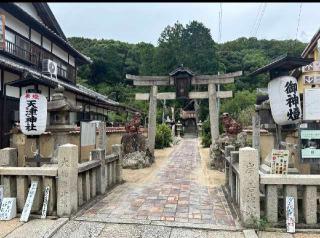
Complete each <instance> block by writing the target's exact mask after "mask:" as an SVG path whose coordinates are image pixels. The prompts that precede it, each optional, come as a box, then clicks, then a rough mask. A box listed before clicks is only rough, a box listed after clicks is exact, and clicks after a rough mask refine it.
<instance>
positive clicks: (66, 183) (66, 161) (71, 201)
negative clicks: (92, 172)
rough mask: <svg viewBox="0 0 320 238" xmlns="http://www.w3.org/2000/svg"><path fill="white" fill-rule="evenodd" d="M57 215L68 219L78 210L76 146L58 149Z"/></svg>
mask: <svg viewBox="0 0 320 238" xmlns="http://www.w3.org/2000/svg"><path fill="white" fill-rule="evenodd" d="M57 184H58V195H57V215H58V216H59V217H70V216H71V214H72V213H75V212H76V211H77V209H78V146H76V145H72V144H65V145H61V146H59V147H58V182H57Z"/></svg>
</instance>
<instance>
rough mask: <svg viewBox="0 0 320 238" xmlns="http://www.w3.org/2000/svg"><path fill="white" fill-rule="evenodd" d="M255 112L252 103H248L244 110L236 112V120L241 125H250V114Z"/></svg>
mask: <svg viewBox="0 0 320 238" xmlns="http://www.w3.org/2000/svg"><path fill="white" fill-rule="evenodd" d="M254 113H255V108H254V105H249V106H248V107H246V108H245V109H244V110H242V111H240V112H239V114H238V120H239V122H240V123H241V125H242V126H250V125H252V116H253V115H254Z"/></svg>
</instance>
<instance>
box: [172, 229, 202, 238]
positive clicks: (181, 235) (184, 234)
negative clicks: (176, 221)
mask: <svg viewBox="0 0 320 238" xmlns="http://www.w3.org/2000/svg"><path fill="white" fill-rule="evenodd" d="M207 237H208V232H207V231H205V230H196V229H183V228H173V229H172V231H171V236H170V238H207Z"/></svg>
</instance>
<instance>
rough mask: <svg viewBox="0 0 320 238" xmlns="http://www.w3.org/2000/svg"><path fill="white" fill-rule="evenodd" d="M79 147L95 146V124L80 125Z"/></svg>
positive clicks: (85, 123)
mask: <svg viewBox="0 0 320 238" xmlns="http://www.w3.org/2000/svg"><path fill="white" fill-rule="evenodd" d="M80 134H81V135H80V136H81V139H80V145H81V146H88V145H95V144H96V123H91V122H81V124H80Z"/></svg>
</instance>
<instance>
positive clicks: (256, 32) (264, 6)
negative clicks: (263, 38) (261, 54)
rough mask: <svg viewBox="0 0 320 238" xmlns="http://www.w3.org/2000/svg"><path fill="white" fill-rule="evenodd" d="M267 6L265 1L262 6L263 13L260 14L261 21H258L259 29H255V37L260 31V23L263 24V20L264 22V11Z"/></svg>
mask: <svg viewBox="0 0 320 238" xmlns="http://www.w3.org/2000/svg"><path fill="white" fill-rule="evenodd" d="M266 8H267V3H264V5H263V8H262V12H261V15H260V19H259V23H258V26H257V29H256V31H255V34H254V35H255V37H257V34H258V31H259V28H260V25H261V22H262V17H263V15H264V12H265V10H266Z"/></svg>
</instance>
